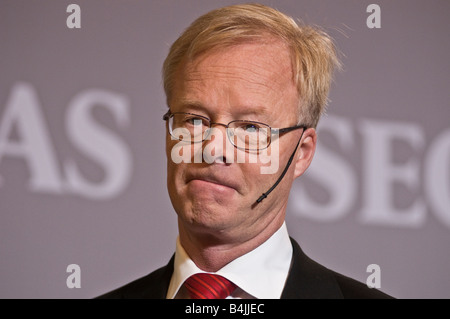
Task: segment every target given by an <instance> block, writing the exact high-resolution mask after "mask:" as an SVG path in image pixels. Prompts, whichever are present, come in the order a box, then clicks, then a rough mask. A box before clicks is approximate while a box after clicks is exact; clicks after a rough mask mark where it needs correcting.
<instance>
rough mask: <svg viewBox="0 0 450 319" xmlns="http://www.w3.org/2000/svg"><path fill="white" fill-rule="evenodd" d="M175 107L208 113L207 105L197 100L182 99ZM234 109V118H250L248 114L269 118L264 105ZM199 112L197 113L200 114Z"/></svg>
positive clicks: (240, 106)
mask: <svg viewBox="0 0 450 319" xmlns="http://www.w3.org/2000/svg"><path fill="white" fill-rule="evenodd" d="M176 106H177V107H180V108H182V110H180V111H188V112H201V113H202V114H207V113H210V110H209V108H208V107H207V106H205V104H204V103H202V102H200V101H197V100H189V99H183V100H180V101H178V102H177V103H176ZM233 109H234V110H237V111H235V112H232V113H234V114H233V115H235V116H234V117H235V119H237V120H242V119H247V120H250V119H251V118H247V117H248V116H251V117H255V116H257V118H258V119H259V118H263V119H266V120H269V119H268V118H267V109H266V108H265V107H261V106H248V105H237V106H235V107H233ZM202 114H199V115H202Z"/></svg>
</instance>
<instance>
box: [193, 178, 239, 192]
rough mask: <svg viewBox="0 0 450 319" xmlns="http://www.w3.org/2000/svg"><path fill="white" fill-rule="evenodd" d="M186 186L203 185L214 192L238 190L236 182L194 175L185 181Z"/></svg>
mask: <svg viewBox="0 0 450 319" xmlns="http://www.w3.org/2000/svg"><path fill="white" fill-rule="evenodd" d="M187 183H188V184H197V185H203V186H206V187H208V188H213V189H215V190H227V189H228V190H230V189H231V190H235V191H237V190H238V185H237V183H236V182H233V181H230V180H229V179H225V178H220V177H218V176H216V175H196V176H192V177H190V178H188V179H187Z"/></svg>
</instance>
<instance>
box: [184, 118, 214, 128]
mask: <svg viewBox="0 0 450 319" xmlns="http://www.w3.org/2000/svg"><path fill="white" fill-rule="evenodd" d="M184 121H185V123H186V124H189V125H192V126H203V125H205V126H208V123H207V121H206V120H205V119H204V118H201V117H198V116H188V117H186V118H185V120H184Z"/></svg>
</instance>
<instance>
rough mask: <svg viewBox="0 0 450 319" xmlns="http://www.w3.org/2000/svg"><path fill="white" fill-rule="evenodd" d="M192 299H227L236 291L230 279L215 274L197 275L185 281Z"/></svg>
mask: <svg viewBox="0 0 450 319" xmlns="http://www.w3.org/2000/svg"><path fill="white" fill-rule="evenodd" d="M184 284H185V287H186V288H187V290H188V291H189V295H190V297H191V299H225V298H226V297H228V296H229V295H231V293H232V292H233V291H234V289H236V285H235V284H233V283H232V282H231V281H229V280H228V279H226V278H224V277H222V276H219V275H213V274H206V273H203V274H196V275H193V276H191V277H189V278H188V279H187V280H186V281H185V283H184Z"/></svg>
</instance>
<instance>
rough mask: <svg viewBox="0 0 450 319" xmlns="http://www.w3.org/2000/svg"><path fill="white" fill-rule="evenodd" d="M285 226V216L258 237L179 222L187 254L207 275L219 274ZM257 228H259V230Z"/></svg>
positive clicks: (272, 223) (263, 229) (262, 229)
mask: <svg viewBox="0 0 450 319" xmlns="http://www.w3.org/2000/svg"><path fill="white" fill-rule="evenodd" d="M283 222H284V214H282V216H278V218H275V219H273V220H272V221H270V223H268V224H267V225H262V227H259V228H260V231H257V232H255V234H254V235H251V236H248V235H245V236H232V235H230V234H228V233H226V232H220V231H207V230H206V231H205V230H203V231H201V230H198V229H195V230H193V229H192V228H191V227H186V225H185V224H183V222H182V221H180V219H179V221H178V227H179V235H180V243H181V245H182V246H183V248H184V250H185V251H186V253H187V254H188V255H189V257H190V258H191V259H192V261H193V262H194V263H195V264H196V265H197V267H198V268H200V269H202V270H204V271H206V272H216V271H218V270H219V269H221V268H223V267H224V266H225V265H227V264H228V263H230V262H231V261H233V260H235V259H237V258H239V257H241V256H243V255H245V254H246V253H248V252H250V251H252V250H253V249H255V248H256V247H258V246H260V245H261V244H262V243H264V242H265V241H266V240H267V239H269V238H270V237H271V236H272V235H273V234H274V233H275V232H276V231H277V230H278V229H280V227H281V226H282V225H283ZM255 228H256V227H255Z"/></svg>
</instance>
